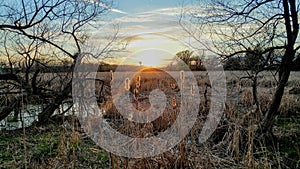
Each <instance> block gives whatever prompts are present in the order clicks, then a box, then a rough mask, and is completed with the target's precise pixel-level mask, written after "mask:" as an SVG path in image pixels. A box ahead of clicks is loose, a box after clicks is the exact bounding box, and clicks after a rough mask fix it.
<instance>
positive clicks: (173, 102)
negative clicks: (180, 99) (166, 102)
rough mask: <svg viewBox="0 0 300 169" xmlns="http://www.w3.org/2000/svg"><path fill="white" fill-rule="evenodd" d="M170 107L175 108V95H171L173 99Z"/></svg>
mask: <svg viewBox="0 0 300 169" xmlns="http://www.w3.org/2000/svg"><path fill="white" fill-rule="evenodd" d="M172 106H173V108H175V107H177V101H176V97H175V95H173V98H172Z"/></svg>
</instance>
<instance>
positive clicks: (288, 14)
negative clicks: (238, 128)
mask: <svg viewBox="0 0 300 169" xmlns="http://www.w3.org/2000/svg"><path fill="white" fill-rule="evenodd" d="M282 5H283V8H284V20H285V29H286V36H287V45H286V49H285V52H284V55H283V57H282V61H281V64H280V67H279V84H278V86H277V88H276V91H275V94H274V96H273V98H272V102H271V104H270V107H269V110H268V112H267V113H266V115H265V117H264V119H263V121H262V122H261V123H260V127H259V128H258V132H257V135H259V136H260V135H264V134H267V133H272V127H273V124H274V119H275V116H276V115H277V114H278V108H279V106H280V103H281V99H282V96H283V93H284V88H285V85H286V83H287V81H288V79H289V76H290V72H291V67H292V63H293V59H294V57H295V53H296V51H295V49H294V48H295V47H294V46H295V43H296V40H297V36H298V32H299V23H298V12H297V10H296V8H297V7H296V3H295V0H283V1H282Z"/></svg>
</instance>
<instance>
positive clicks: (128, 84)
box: [125, 78, 130, 91]
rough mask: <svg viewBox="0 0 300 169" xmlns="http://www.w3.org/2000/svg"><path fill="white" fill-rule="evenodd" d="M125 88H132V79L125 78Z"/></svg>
mask: <svg viewBox="0 0 300 169" xmlns="http://www.w3.org/2000/svg"><path fill="white" fill-rule="evenodd" d="M125 89H126V90H127V91H128V90H129V89H130V79H129V78H126V79H125Z"/></svg>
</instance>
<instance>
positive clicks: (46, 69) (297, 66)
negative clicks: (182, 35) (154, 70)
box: [1, 58, 300, 73]
mask: <svg viewBox="0 0 300 169" xmlns="http://www.w3.org/2000/svg"><path fill="white" fill-rule="evenodd" d="M86 66H87V68H90V67H91V66H95V65H94V64H86ZM97 66H98V70H97V71H98V72H109V71H110V70H113V71H115V70H116V69H117V68H118V65H110V64H99V65H97ZM251 66H253V65H245V64H243V62H242V61H241V60H240V59H239V58H230V59H228V60H227V61H225V62H224V63H223V68H224V70H244V71H245V70H251ZM143 68H146V67H143V66H133V65H127V66H126V65H123V66H122V69H119V68H118V71H128V70H140V69H143ZM277 68H278V64H272V65H270V66H268V67H267V68H266V70H276V69H277ZM163 69H166V70H170V71H172V70H173V71H175V70H177V69H178V70H179V69H180V66H179V67H178V66H176V65H174V66H173V67H172V68H171V67H166V68H163ZM190 69H191V70H192V71H205V70H206V69H205V66H204V65H199V66H190ZM291 69H292V71H300V58H299V59H296V60H295V61H294V62H293V65H292V67H291ZM12 70H13V72H24V73H25V72H30V73H33V72H36V71H37V70H39V71H40V73H63V72H72V71H73V67H72V66H66V65H49V66H43V67H41V66H39V67H31V68H30V69H29V70H26V69H25V68H20V67H17V68H13V69H11V68H7V67H2V68H1V72H2V73H5V72H11V71H12Z"/></svg>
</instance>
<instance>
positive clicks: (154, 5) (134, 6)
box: [114, 0, 182, 14]
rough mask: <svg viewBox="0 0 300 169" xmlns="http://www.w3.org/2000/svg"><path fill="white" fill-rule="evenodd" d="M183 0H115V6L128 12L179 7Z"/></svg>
mask: <svg viewBox="0 0 300 169" xmlns="http://www.w3.org/2000/svg"><path fill="white" fill-rule="evenodd" d="M180 4H182V0H114V6H116V8H117V9H119V10H120V11H123V12H125V13H128V14H135V13H143V12H149V11H153V10H157V9H163V8H170V7H178V6H180Z"/></svg>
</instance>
